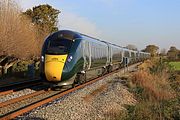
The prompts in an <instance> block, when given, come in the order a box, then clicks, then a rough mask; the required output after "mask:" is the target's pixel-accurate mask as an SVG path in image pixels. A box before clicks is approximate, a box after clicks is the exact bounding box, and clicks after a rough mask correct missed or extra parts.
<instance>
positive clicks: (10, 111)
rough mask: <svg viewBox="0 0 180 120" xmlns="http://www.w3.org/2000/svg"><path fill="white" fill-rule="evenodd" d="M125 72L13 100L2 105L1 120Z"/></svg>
mask: <svg viewBox="0 0 180 120" xmlns="http://www.w3.org/2000/svg"><path fill="white" fill-rule="evenodd" d="M119 71H123V70H122V69H120V70H116V71H113V72H111V73H108V74H106V75H104V76H101V77H98V78H96V79H93V80H91V81H89V82H87V83H84V84H82V85H79V86H76V87H75V88H71V89H68V90H61V91H52V90H50V89H49V90H41V91H37V92H34V93H32V94H28V95H24V96H21V97H19V98H15V99H11V100H9V101H5V102H3V103H0V120H7V119H13V118H15V117H17V116H19V115H22V114H24V113H26V112H29V111H31V110H33V109H35V108H37V107H39V106H42V105H44V104H47V103H49V102H51V101H53V100H56V99H57V98H60V97H62V96H64V95H66V94H68V93H71V92H73V91H76V90H78V89H81V88H83V87H85V86H87V85H90V84H92V83H94V82H96V81H98V80H101V79H103V78H105V77H107V76H109V75H112V74H114V73H117V72H119Z"/></svg>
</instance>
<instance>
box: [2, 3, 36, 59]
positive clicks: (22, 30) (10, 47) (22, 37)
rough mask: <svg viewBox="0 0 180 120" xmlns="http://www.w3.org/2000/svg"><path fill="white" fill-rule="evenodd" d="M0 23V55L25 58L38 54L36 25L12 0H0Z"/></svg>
mask: <svg viewBox="0 0 180 120" xmlns="http://www.w3.org/2000/svg"><path fill="white" fill-rule="evenodd" d="M0 25H1V28H0V56H1V55H8V56H15V57H17V58H22V59H27V58H30V57H32V56H37V55H39V52H38V46H37V41H36V38H37V34H36V33H37V30H36V27H35V26H33V25H32V24H31V21H30V20H29V19H28V18H27V17H26V16H22V15H21V11H20V8H19V7H18V4H17V3H15V2H14V1H13V0H1V1H0Z"/></svg>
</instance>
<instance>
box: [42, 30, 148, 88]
mask: <svg viewBox="0 0 180 120" xmlns="http://www.w3.org/2000/svg"><path fill="white" fill-rule="evenodd" d="M149 57H150V54H149V53H145V52H140V51H133V50H129V49H126V48H123V47H120V46H118V45H115V44H111V43H108V42H105V41H101V40H99V39H96V38H93V37H90V36H87V35H84V34H81V33H78V32H74V31H70V30H61V31H58V32H55V33H53V34H51V35H49V36H48V37H47V38H46V40H45V41H44V45H43V48H42V53H41V67H40V73H41V77H42V79H43V80H45V81H46V82H48V83H52V84H53V85H57V86H66V85H72V86H73V85H75V84H82V83H84V82H86V81H89V80H91V79H93V78H96V77H98V76H102V75H103V74H105V73H108V72H111V71H114V70H116V69H119V68H121V67H122V66H123V63H124V62H125V60H128V63H129V64H133V63H136V62H139V61H142V60H145V59H148V58H149Z"/></svg>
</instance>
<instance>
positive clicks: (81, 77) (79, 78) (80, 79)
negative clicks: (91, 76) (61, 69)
mask: <svg viewBox="0 0 180 120" xmlns="http://www.w3.org/2000/svg"><path fill="white" fill-rule="evenodd" d="M85 82H86V74H78V75H77V83H78V84H79V85H81V84H83V83H85Z"/></svg>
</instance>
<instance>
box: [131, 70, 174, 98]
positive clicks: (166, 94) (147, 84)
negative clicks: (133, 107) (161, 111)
mask: <svg viewBox="0 0 180 120" xmlns="http://www.w3.org/2000/svg"><path fill="white" fill-rule="evenodd" d="M168 79H169V75H168V74H167V73H166V72H165V71H163V72H162V73H161V74H160V75H159V74H153V75H152V74H150V73H149V72H148V71H144V70H141V71H139V72H137V73H135V74H134V75H133V77H132V82H133V83H134V84H137V85H139V86H140V87H142V88H143V89H144V90H145V92H144V94H145V96H148V98H149V99H150V100H154V99H155V100H167V99H171V98H174V97H175V94H174V91H173V90H172V89H171V87H170V83H169V82H168Z"/></svg>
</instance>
